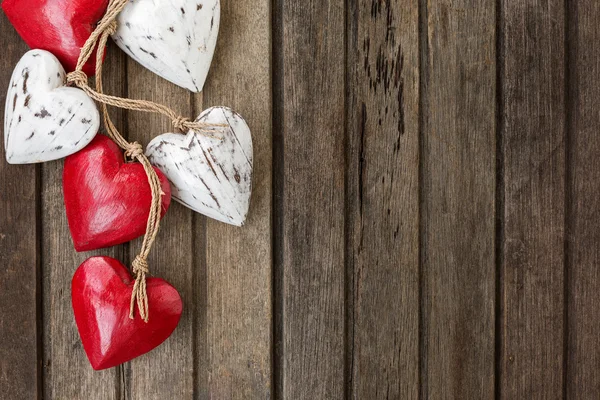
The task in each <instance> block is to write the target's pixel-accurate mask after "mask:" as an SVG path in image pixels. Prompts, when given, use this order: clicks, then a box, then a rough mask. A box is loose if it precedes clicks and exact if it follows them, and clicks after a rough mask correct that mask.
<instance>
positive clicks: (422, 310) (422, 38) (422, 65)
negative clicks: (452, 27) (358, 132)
mask: <svg viewBox="0 0 600 400" xmlns="http://www.w3.org/2000/svg"><path fill="white" fill-rule="evenodd" d="M418 14H419V22H418V30H419V33H418V37H419V45H418V47H419V49H418V52H419V106H418V107H419V122H418V124H419V127H418V131H419V133H418V149H419V150H418V152H419V154H418V159H419V161H418V163H419V166H418V186H419V187H418V203H419V206H418V212H419V216H418V246H419V254H418V264H419V271H418V281H419V294H418V296H419V310H418V313H419V328H418V329H419V339H418V342H419V343H418V346H419V367H418V374H419V377H418V381H419V382H418V385H419V388H418V397H419V399H421V400H423V399H426V398H427V397H428V395H427V376H428V370H427V340H426V335H427V313H426V310H427V305H426V294H427V290H426V288H425V287H424V286H425V283H426V279H425V278H426V277H425V271H424V262H423V260H424V254H425V250H424V247H425V246H424V243H425V241H424V237H425V236H424V235H425V232H424V222H423V214H424V201H423V199H424V198H425V193H424V185H423V182H424V173H425V171H424V168H425V167H424V165H423V154H424V153H425V148H424V146H425V143H424V140H425V127H426V115H427V110H428V107H427V98H426V95H425V93H426V91H427V82H428V79H429V58H428V54H429V46H428V41H427V24H428V19H429V15H428V8H427V0H419V4H418Z"/></svg>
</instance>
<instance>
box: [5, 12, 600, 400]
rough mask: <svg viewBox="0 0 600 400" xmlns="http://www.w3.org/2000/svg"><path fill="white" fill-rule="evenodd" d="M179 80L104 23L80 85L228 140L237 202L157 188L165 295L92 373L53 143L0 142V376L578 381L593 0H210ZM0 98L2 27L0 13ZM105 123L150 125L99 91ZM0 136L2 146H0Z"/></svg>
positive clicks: (189, 388) (101, 392) (243, 394)
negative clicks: (22, 159)
mask: <svg viewBox="0 0 600 400" xmlns="http://www.w3.org/2000/svg"><path fill="white" fill-rule="evenodd" d="M221 6H222V15H221V28H220V35H219V41H218V44H217V49H216V51H215V59H214V62H213V67H212V69H211V71H210V73H209V75H208V78H207V81H206V85H205V88H204V91H203V92H202V93H199V94H191V93H190V92H188V91H186V90H184V89H181V88H179V87H176V86H175V85H173V84H171V83H169V82H167V81H165V80H163V79H161V78H159V77H157V76H155V75H153V74H152V73H150V72H149V71H147V70H145V69H144V68H142V67H141V66H140V65H138V64H137V63H135V62H134V61H132V60H131V59H128V58H127V56H126V55H125V54H124V53H122V52H121V51H120V50H119V49H118V48H117V47H116V46H111V49H110V51H109V54H108V56H107V59H106V68H105V70H106V78H105V85H106V91H107V92H109V93H114V94H118V95H128V96H129V97H133V98H146V99H152V100H156V101H159V102H162V103H164V104H168V105H169V106H171V107H172V108H174V109H176V110H177V111H178V112H180V113H182V114H183V115H185V116H188V117H190V118H195V117H196V116H197V115H198V114H199V113H200V112H201V111H202V110H203V109H206V108H208V107H210V106H214V105H226V106H230V107H232V108H233V109H234V110H236V111H237V112H239V113H240V114H242V115H243V116H244V117H245V118H246V120H247V121H248V124H249V126H250V128H251V131H252V134H253V144H254V154H255V163H254V176H253V177H254V179H253V195H252V199H251V205H250V212H249V215H248V220H247V223H246V225H245V226H244V227H243V228H241V229H240V228H235V227H231V226H227V225H225V224H221V223H218V222H216V221H212V220H209V219H207V218H205V217H203V216H201V215H199V214H196V213H194V212H192V211H191V210H189V209H187V208H185V207H183V206H181V205H180V204H177V203H173V204H172V207H171V209H170V210H169V212H168V214H167V216H166V218H165V219H164V220H163V223H162V225H161V230H160V232H159V237H158V240H157V243H156V248H155V251H153V252H152V253H151V257H150V260H149V265H150V269H151V271H152V273H153V274H154V275H155V276H160V277H163V278H165V279H167V280H169V281H170V282H171V283H172V284H174V285H175V286H176V287H177V289H178V290H179V291H180V293H181V295H182V298H183V301H184V307H185V308H184V313H183V316H182V321H181V324H180V326H179V328H178V329H177V330H176V332H175V333H174V335H173V336H172V337H171V338H170V339H169V340H167V342H165V343H164V344H163V345H162V346H161V347H159V348H158V349H157V350H155V351H153V352H151V353H149V354H147V355H145V356H143V357H140V358H139V359H136V360H134V361H132V362H130V363H127V364H125V365H123V366H120V367H118V368H115V369H111V370H108V371H102V372H94V371H93V370H92V369H91V368H90V366H89V364H88V362H87V360H86V357H85V354H84V352H83V349H82V347H81V344H80V341H79V338H78V334H77V330H76V327H75V324H74V320H73V316H72V315H73V314H72V310H71V304H70V281H71V277H72V275H73V273H74V271H75V269H76V268H77V266H78V265H79V264H80V263H81V262H82V261H83V260H84V259H86V258H87V257H89V256H90V254H104V255H109V256H113V257H116V258H118V259H120V260H122V261H123V262H125V263H130V262H131V260H132V259H133V257H135V255H136V254H137V251H138V250H139V247H140V240H136V241H134V242H132V243H129V244H126V245H122V246H117V247H114V248H111V249H107V250H102V251H98V252H93V253H84V254H77V253H76V252H75V251H74V249H73V245H72V240H71V238H70V235H69V232H68V226H67V221H66V218H65V213H64V205H63V199H62V182H61V175H62V161H54V162H50V163H45V164H42V165H38V166H31V165H29V166H27V165H25V166H14V165H8V164H7V163H6V162H5V161H3V160H0V185H1V187H2V191H1V192H0V263H1V264H0V289H1V290H0V310H1V311H2V313H1V315H0V339H1V340H0V392H1V393H2V395H0V397H2V398H4V397H6V398H10V399H32V398H44V399H81V398H85V399H136V398H140V399H141V398H149V399H162V398H173V399H190V400H191V399H230V398H235V399H269V398H276V399H341V398H348V399H350V398H352V399H371V398H373V399H378V398H387V399H394V398H395V399H413V398H421V399H427V398H431V399H438V398H453V399H454V398H456V399H470V398H477V399H479V398H506V399H514V398H544V399H545V398H567V397H568V398H577V399H579V398H582V399H588V398H598V397H599V396H600V389H599V388H600V374H599V373H598V368H597V366H598V362H599V360H600V341H599V340H598V333H597V331H598V329H600V327H599V326H598V325H599V324H598V315H599V313H600V297H599V295H598V289H599V288H600V284H599V279H600V277H599V275H598V272H597V269H598V268H597V267H598V262H597V258H598V256H599V254H600V252H599V250H598V249H599V248H600V247H599V244H600V243H599V241H600V234H599V232H600V231H599V228H598V223H597V221H596V220H597V219H598V217H599V216H600V202H599V201H598V198H599V197H600V183H599V179H600V167H599V166H598V165H597V164H598V163H597V162H596V159H597V158H598V157H599V156H600V138H599V137H598V132H597V131H598V128H599V127H600V117H599V115H600V114H599V113H598V106H597V103H598V101H600V85H598V83H597V82H598V80H599V79H600V67H599V65H600V62H599V57H600V56H599V51H600V35H599V34H598V29H597V26H598V24H599V23H600V7H599V6H598V4H597V2H596V1H594V0H580V1H577V2H567V3H565V2H563V1H554V0H551V1H544V2H542V1H539V0H531V1H528V0H515V1H509V0H501V1H493V0H484V1H480V2H471V1H466V0H428V1H425V0H386V1H378V0H372V1H369V0H349V1H342V0H324V1H320V2H291V1H285V0H276V1H274V2H271V1H268V0H259V1H255V2H243V1H241V0H231V1H223V2H222V4H221ZM0 44H1V45H2V48H3V49H4V57H3V58H2V61H0V62H1V63H2V66H3V69H2V72H0V92H2V96H1V97H0V100H4V96H5V93H6V89H7V88H8V81H9V79H10V75H11V73H12V69H13V67H14V65H15V64H16V62H17V61H18V60H19V58H20V57H21V56H22V54H23V53H24V52H25V51H26V46H25V45H24V44H23V43H22V41H21V40H20V39H19V38H18V36H17V34H16V33H15V32H14V30H13V29H12V27H11V26H10V25H9V24H8V23H7V21H6V18H5V17H4V16H2V17H1V18H0ZM112 113H113V116H114V119H115V121H116V123H117V126H118V127H119V128H120V129H121V130H122V131H123V132H124V134H125V135H126V136H127V137H129V138H130V139H131V140H138V141H140V142H141V143H142V144H144V145H145V144H147V143H148V142H149V141H150V139H151V138H153V137H155V136H156V135H158V134H161V133H164V132H168V131H172V128H171V126H170V121H168V120H166V119H164V118H163V117H161V116H153V115H149V114H141V113H137V112H123V111H117V110H112ZM0 156H1V157H2V159H3V158H4V153H3V150H0Z"/></svg>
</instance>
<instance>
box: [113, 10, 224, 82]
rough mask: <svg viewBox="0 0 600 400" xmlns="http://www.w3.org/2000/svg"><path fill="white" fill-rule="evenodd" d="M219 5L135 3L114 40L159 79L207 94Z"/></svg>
mask: <svg viewBox="0 0 600 400" xmlns="http://www.w3.org/2000/svg"><path fill="white" fill-rule="evenodd" d="M220 15H221V7H220V3H219V0H191V1H190V0H130V1H129V2H128V3H127V5H126V6H125V8H124V9H123V11H121V13H120V14H119V16H118V17H117V23H118V28H117V31H116V32H115V33H114V34H113V35H112V38H113V40H114V41H115V42H116V43H117V45H118V46H119V47H120V48H121V49H122V50H123V51H124V52H125V53H127V54H128V55H129V56H130V57H131V58H133V59H134V60H136V61H137V62H139V63H140V64H141V65H143V66H144V67H146V68H147V69H149V70H150V71H152V72H154V73H155V74H157V75H159V76H161V77H163V78H165V79H167V80H169V81H171V82H173V83H174V84H176V85H179V86H181V87H183V88H186V89H189V90H191V91H193V92H200V91H202V87H203V86H204V81H205V80H206V76H207V74H208V70H209V69H210V64H211V61H212V58H213V54H214V51H215V46H216V44H217V35H218V33H219V22H220Z"/></svg>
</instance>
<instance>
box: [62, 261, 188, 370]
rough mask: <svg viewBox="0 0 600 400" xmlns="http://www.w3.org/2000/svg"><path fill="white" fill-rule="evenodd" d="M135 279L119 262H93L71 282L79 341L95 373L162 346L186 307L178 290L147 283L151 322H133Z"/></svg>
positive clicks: (156, 280)
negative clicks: (132, 306) (131, 312)
mask: <svg viewBox="0 0 600 400" xmlns="http://www.w3.org/2000/svg"><path fill="white" fill-rule="evenodd" d="M134 282H135V280H134V279H133V278H132V277H131V275H129V272H128V271H127V269H126V268H125V266H123V264H121V263H120V262H119V261H117V260H115V259H114V258H110V257H92V258H89V259H87V260H86V261H84V263H83V264H81V265H80V266H79V268H78V269H77V271H75V275H73V281H72V282H71V301H72V304H73V312H74V314H75V322H76V323H77V329H78V330H79V336H80V337H81V342H82V343H83V348H84V349H85V352H86V354H87V357H88V359H89V360H90V364H92V367H93V368H94V369H95V370H100V369H106V368H111V367H114V366H117V365H119V364H123V363H124V362H127V361H129V360H132V359H134V358H136V357H139V356H141V355H142V354H145V353H147V352H149V351H150V350H152V349H154V348H156V347H157V346H159V345H160V344H161V343H162V342H164V341H165V340H166V339H167V338H168V337H169V336H171V333H173V331H174V330H175V328H176V327H177V324H178V323H179V318H180V317H181V312H182V309H183V305H182V303H181V297H180V296H179V293H178V292H177V290H176V289H175V288H174V287H173V286H171V285H170V284H169V283H167V282H166V281H164V280H162V279H159V278H147V279H146V285H147V286H146V293H147V295H148V309H149V315H150V317H149V320H148V323H146V322H144V321H143V320H142V319H141V318H140V316H139V314H137V308H136V315H135V319H130V318H129V302H130V300H131V292H132V290H133V284H134Z"/></svg>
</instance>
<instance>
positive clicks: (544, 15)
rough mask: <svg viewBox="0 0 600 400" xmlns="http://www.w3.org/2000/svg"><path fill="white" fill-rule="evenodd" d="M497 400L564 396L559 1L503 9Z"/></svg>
mask: <svg viewBox="0 0 600 400" xmlns="http://www.w3.org/2000/svg"><path fill="white" fill-rule="evenodd" d="M501 4H502V11H501V18H500V23H501V32H502V37H501V43H502V56H503V57H502V60H503V63H502V66H501V71H502V73H501V81H502V88H501V90H502V103H501V115H502V117H501V121H500V127H501V133H502V140H503V146H502V147H503V149H502V159H503V170H504V177H503V188H504V196H503V198H504V207H503V217H504V227H503V246H502V260H503V261H502V269H501V277H502V282H503V285H502V289H501V310H502V311H501V320H500V324H499V325H500V327H501V331H500V332H499V334H500V335H501V338H500V340H501V354H500V357H501V359H500V371H499V372H500V380H499V385H500V387H499V390H500V393H501V394H502V397H504V398H507V399H513V398H529V399H533V398H540V399H552V398H562V396H563V344H564V308H563V307H564V303H563V302H564V293H563V289H564V265H563V262H564V250H563V249H564V218H565V215H564V189H565V177H564V172H565V130H564V124H565V106H564V102H565V88H564V79H565V59H564V57H565V49H564V40H563V38H564V36H565V30H564V29H565V15H564V2H563V1H546V2H543V4H542V2H532V3H531V4H525V2H514V1H509V0H507V1H503V2H501Z"/></svg>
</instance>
